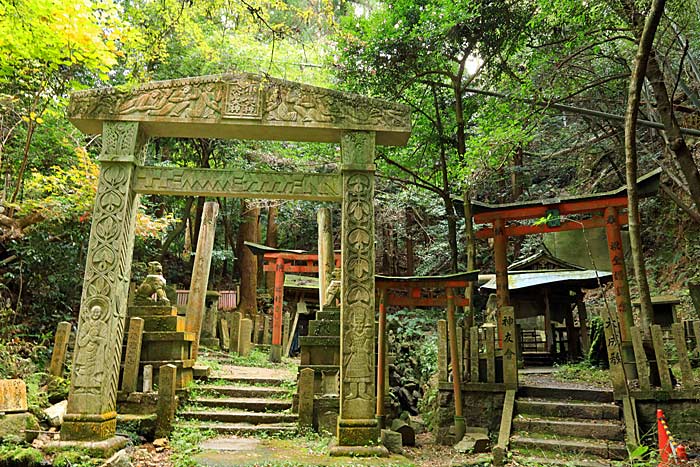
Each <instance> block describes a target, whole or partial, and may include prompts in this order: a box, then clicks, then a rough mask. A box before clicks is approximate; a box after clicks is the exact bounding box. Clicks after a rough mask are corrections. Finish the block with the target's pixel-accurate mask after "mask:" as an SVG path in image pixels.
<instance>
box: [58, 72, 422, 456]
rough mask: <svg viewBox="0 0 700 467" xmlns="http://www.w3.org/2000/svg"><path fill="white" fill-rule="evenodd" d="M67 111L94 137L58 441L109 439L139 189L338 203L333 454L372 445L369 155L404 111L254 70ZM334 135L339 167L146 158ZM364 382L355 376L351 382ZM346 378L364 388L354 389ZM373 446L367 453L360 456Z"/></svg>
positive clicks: (391, 139)
mask: <svg viewBox="0 0 700 467" xmlns="http://www.w3.org/2000/svg"><path fill="white" fill-rule="evenodd" d="M68 117H69V119H70V120H71V122H73V124H75V125H76V126H77V127H78V128H79V129H80V130H82V131H83V132H85V133H89V134H98V133H101V134H102V142H103V146H102V153H101V155H100V158H99V160H100V176H99V184H98V189H97V195H96V198H95V207H94V211H93V218H92V228H91V231H90V243H89V247H88V254H87V264H86V266H85V278H84V282H83V293H82V298H81V305H80V317H79V325H78V333H77V339H76V348H75V355H74V361H73V369H72V376H71V388H70V395H69V398H68V409H67V413H66V416H65V418H64V424H63V426H62V428H61V439H62V441H102V442H105V443H106V442H108V441H109V440H110V439H112V438H113V437H114V436H115V430H116V415H117V414H116V411H115V408H116V395H117V384H118V379H119V366H120V361H121V353H122V337H123V332H124V322H125V318H126V314H127V292H128V285H129V278H130V273H131V258H132V251H133V243H134V223H135V217H136V211H137V208H138V204H139V201H138V199H139V195H141V194H165V195H180V196H195V195H197V196H229V197H245V198H272V199H303V200H316V201H335V202H342V216H343V219H342V258H343V265H342V290H343V292H342V308H341V355H342V356H343V359H342V365H341V373H340V377H341V382H342V384H341V392H340V400H341V404H340V417H339V420H338V433H337V435H338V446H339V447H338V448H337V449H336V450H335V451H334V452H335V453H337V454H343V453H356V454H357V453H361V451H362V448H360V447H361V446H367V445H373V444H376V443H377V440H378V437H379V429H378V427H377V422H376V419H375V418H374V408H375V391H374V385H375V375H374V359H373V358H368V357H367V356H371V355H374V343H375V335H374V300H375V298H374V296H375V294H374V257H375V256H374V206H373V198H374V151H375V144H379V145H389V146H398V145H404V144H406V141H407V140H408V138H409V136H410V132H411V122H410V113H409V110H408V108H407V107H405V106H402V105H399V104H396V103H392V102H384V101H379V100H374V99H369V98H365V97H361V96H357V95H353V94H348V93H341V92H337V91H332V90H328V89H322V88H317V87H312V86H307V85H302V84H299V83H292V82H288V81H282V80H278V79H273V78H268V77H262V76H258V75H252V74H245V73H241V74H225V75H216V76H203V77H197V78H186V79H177V80H170V81H160V82H152V83H148V84H145V85H143V86H140V87H137V88H134V89H130V90H126V89H124V90H122V89H119V88H102V89H93V90H88V91H81V92H77V93H74V94H73V95H72V96H71V101H70V106H69V109H68ZM159 136H169V137H183V138H239V139H257V140H288V141H318V142H327V143H340V148H341V159H342V161H341V162H342V164H341V169H340V173H339V174H304V173H286V174H285V173H274V172H244V171H240V170H214V169H189V168H182V167H146V166H144V165H143V164H144V159H145V151H144V148H145V145H146V143H147V141H148V138H150V137H159ZM359 383H364V384H359ZM357 387H364V388H365V389H364V393H360V391H358V390H357V389H355V388H357ZM368 453H369V454H375V453H376V451H371V450H369V451H368Z"/></svg>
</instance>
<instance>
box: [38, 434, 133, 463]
mask: <svg viewBox="0 0 700 467" xmlns="http://www.w3.org/2000/svg"><path fill="white" fill-rule="evenodd" d="M128 442H129V440H128V439H127V438H124V437H123V436H113V437H111V438H107V439H104V440H102V441H50V442H48V443H46V444H45V445H44V450H45V451H47V452H59V451H71V450H76V449H79V450H81V451H85V452H87V453H89V454H90V455H92V456H94V457H102V458H106V457H110V456H111V455H112V454H114V453H115V452H117V451H118V450H120V449H122V448H123V447H125V446H126V445H127V443H128Z"/></svg>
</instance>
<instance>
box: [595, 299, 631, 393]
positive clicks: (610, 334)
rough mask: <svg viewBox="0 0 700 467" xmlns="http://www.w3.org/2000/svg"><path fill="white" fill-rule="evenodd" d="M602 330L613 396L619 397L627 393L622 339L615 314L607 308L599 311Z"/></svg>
mask: <svg viewBox="0 0 700 467" xmlns="http://www.w3.org/2000/svg"><path fill="white" fill-rule="evenodd" d="M601 318H603V323H604V324H603V329H604V331H605V344H606V346H607V348H608V362H610V378H611V379H612V383H613V390H614V391H615V396H616V397H620V396H622V395H624V394H626V393H627V382H626V380H625V369H624V366H623V361H622V338H621V336H620V324H619V322H618V320H617V313H615V312H611V311H610V310H609V309H608V307H607V306H606V307H603V308H602V311H601Z"/></svg>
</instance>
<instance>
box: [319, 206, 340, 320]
mask: <svg viewBox="0 0 700 467" xmlns="http://www.w3.org/2000/svg"><path fill="white" fill-rule="evenodd" d="M316 216H317V217H316V218H317V221H318V299H319V301H318V303H319V309H320V310H321V311H323V304H324V303H325V302H326V289H327V288H328V285H329V284H330V283H331V279H332V278H333V269H334V268H335V252H334V251H333V227H332V218H331V210H330V209H329V208H321V209H319V210H318V213H317V214H316Z"/></svg>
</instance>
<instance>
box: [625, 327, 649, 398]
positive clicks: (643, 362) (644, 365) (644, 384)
mask: <svg viewBox="0 0 700 467" xmlns="http://www.w3.org/2000/svg"><path fill="white" fill-rule="evenodd" d="M630 334H631V335H632V347H633V348H634V357H635V359H636V360H637V379H639V388H640V389H641V390H642V391H649V390H650V389H651V382H650V380H649V373H650V370H649V361H648V360H647V354H646V352H645V351H644V342H643V340H642V333H641V332H640V330H639V328H638V327H637V326H632V328H630Z"/></svg>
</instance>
